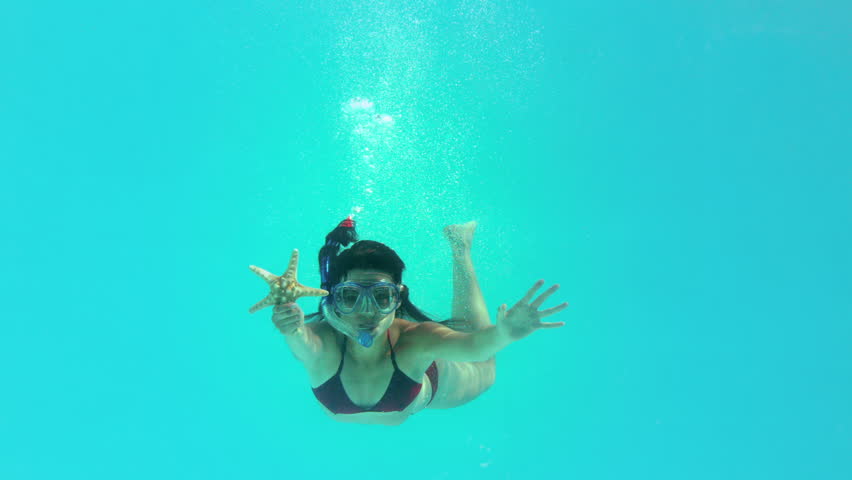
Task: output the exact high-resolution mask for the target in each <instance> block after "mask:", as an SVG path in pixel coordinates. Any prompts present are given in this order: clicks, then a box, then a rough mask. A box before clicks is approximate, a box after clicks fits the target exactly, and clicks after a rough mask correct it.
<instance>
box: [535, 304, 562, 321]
mask: <svg viewBox="0 0 852 480" xmlns="http://www.w3.org/2000/svg"><path fill="white" fill-rule="evenodd" d="M566 308H568V302H565V303H563V304H561V305H557V306H555V307H553V308H548V309H547V310H542V311H540V312H538V316H539V318H544V317H547V316H549V315H553V314H554V313H559V312H561V311H562V310H565V309H566Z"/></svg>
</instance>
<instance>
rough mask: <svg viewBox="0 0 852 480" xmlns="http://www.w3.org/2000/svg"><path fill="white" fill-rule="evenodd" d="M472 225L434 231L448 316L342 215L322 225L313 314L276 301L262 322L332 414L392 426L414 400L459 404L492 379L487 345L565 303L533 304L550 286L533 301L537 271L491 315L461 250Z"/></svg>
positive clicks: (411, 409)
mask: <svg viewBox="0 0 852 480" xmlns="http://www.w3.org/2000/svg"><path fill="white" fill-rule="evenodd" d="M475 228H476V223H475V222H469V223H466V224H463V225H451V226H449V227H447V228H446V229H445V230H444V232H445V234H446V236H447V238H448V240H449V241H450V245H451V247H452V250H453V307H452V310H453V313H452V314H453V319H452V320H450V321H446V322H440V323H439V322H434V321H431V320H430V319H429V318H428V317H427V316H426V315H424V314H423V313H422V312H421V311H420V310H419V309H418V308H417V307H415V306H414V305H413V304H412V303H411V301H410V296H409V291H408V287H407V286H406V285H405V284H403V283H402V272H403V270H404V269H405V264H404V263H403V261H402V259H400V257H399V256H398V255H397V254H396V252H395V251H393V250H392V249H391V248H389V247H388V246H386V245H384V244H382V243H379V242H375V241H370V240H362V241H357V234H356V233H355V224H354V222H353V221H352V220H351V218H350V219H347V220H344V221H343V222H341V224H340V225H339V226H338V227H337V228H335V229H334V230H333V231H332V232H331V233H329V234H328V236H327V237H326V244H325V246H324V247H323V248H322V249H321V250H320V254H319V257H320V271H321V275H322V282H323V285H322V288H323V289H325V290H327V291H328V292H329V295H328V296H327V297H324V298H323V299H322V301H321V303H320V312H318V313H315V314H313V315H310V316H309V318H310V317H314V319H315V320H318V321H310V322H308V323H306V321H305V314H304V312H303V311H302V309H301V308H300V307H299V306H298V305H297V304H296V303H286V304H282V305H276V306H275V308H274V312H273V315H272V321H273V323H274V324H275V325H276V327H277V328H278V329H279V330H280V331H281V333H283V334H284V336H285V338H286V341H287V344H288V345H289V347H290V349H291V351H292V352H293V354H294V356H295V357H296V358H297V359H298V360H299V361H301V362H302V364H303V365H304V367H305V369H306V370H307V372H308V377H309V379H310V383H311V387H312V389H313V392H314V395H315V396H316V398H317V400H319V402H320V403H321V404H322V405H323V408H324V409H325V411H326V412H327V413H328V414H329V415H330V416H332V418H334V419H335V420H338V421H341V422H354V423H367V424H384V425H398V424H401V423H402V422H404V421H405V420H406V419H407V418H408V417H409V416H411V415H413V414H414V413H417V412H419V411H420V410H423V409H424V408H452V407H456V406H459V405H462V404H464V403H467V402H469V401H470V400H472V399H474V398H476V397H477V396H479V395H480V394H481V393H482V392H484V391H485V390H487V389H488V388H489V387H490V386H491V385H492V384H493V383H494V378H495V359H494V356H495V354H496V353H497V352H499V351H500V350H502V349H503V348H505V347H506V346H507V345H509V344H510V343H512V342H515V341H517V340H520V339H522V338H524V337H526V336H528V335H529V334H531V333H532V332H534V331H536V330H539V329H547V328H555V327H561V326H562V325H564V322H557V323H542V322H541V318H544V317H547V316H549V315H553V314H555V313H557V312H560V311H562V310H564V309H565V308H566V307H567V306H568V304H567V303H563V304H561V305H558V306H556V307H552V308H548V309H546V310H541V311H539V307H541V305H542V304H543V303H544V301H545V300H546V299H547V298H548V297H550V295H552V294H553V293H554V292H555V291H556V290H557V289H558V288H559V286H558V285H554V286H552V287H550V288H549V289H547V290H546V291H545V292H544V293H542V294H541V295H539V296H538V298H536V299H535V300H533V297H535V295H536V292H537V291H538V289H539V288H541V286H542V285H543V284H544V281H542V280H540V281H538V282H536V283H535V284H534V285H533V286H532V288H530V290H529V291H528V292H527V294H526V295H524V297H523V298H522V299H521V300H520V301H519V302H518V303H516V304H515V305H514V306H513V307H512V308H510V309H508V310H507V309H506V305H505V304H504V305H501V306H500V308H499V310H498V314H497V323H496V325H492V324H491V322H490V319H489V317H488V312H487V310H486V307H485V301H484V299H483V297H482V292H481V291H480V288H479V283H478V281H477V279H476V275H475V273H474V269H473V263H472V260H471V255H470V249H471V243H472V239H473V232H474V230H475ZM352 242H355V243H354V244H353V245H352V246H351V247H350V248H348V249H346V250H343V251H342V252H340V248H341V247H346V246H347V245H349V244H350V243H352ZM448 326H452V327H454V328H448Z"/></svg>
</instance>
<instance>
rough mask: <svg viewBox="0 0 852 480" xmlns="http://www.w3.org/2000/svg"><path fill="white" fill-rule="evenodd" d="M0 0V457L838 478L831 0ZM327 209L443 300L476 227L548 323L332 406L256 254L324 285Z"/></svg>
mask: <svg viewBox="0 0 852 480" xmlns="http://www.w3.org/2000/svg"><path fill="white" fill-rule="evenodd" d="M5 10H7V11H6V13H4V15H2V16H0V41H2V44H3V45H4V48H3V52H4V53H3V57H4V62H3V64H4V71H5V73H4V74H3V75H2V78H3V80H2V85H3V87H2V89H0V105H2V108H0V112H2V113H0V115H2V116H0V118H2V122H3V131H4V135H0V158H2V160H3V174H2V175H0V187H2V188H0V198H2V201H3V202H2V204H3V205H4V208H3V230H4V235H2V236H0V238H2V240H0V242H2V243H0V245H2V248H0V251H2V263H3V265H4V269H3V270H4V275H2V277H0V278H2V280H0V281H2V291H3V292H4V295H3V300H4V301H3V307H2V308H3V310H2V312H3V313H2V318H3V320H2V326H3V330H2V332H0V346H2V348H0V360H2V363H0V364H2V365H3V367H2V368H0V379H2V385H3V389H2V395H0V477H2V478H8V479H35V478H39V479H40V478H86V479H99V478H127V479H130V478H152V477H158V478H160V477H162V478H205V479H211V478H223V479H224V478H288V479H300V478H322V479H324V478H340V477H341V476H346V478H361V477H364V478H368V476H369V478H373V479H382V478H388V479H390V478H405V479H411V480H420V479H479V478H482V479H528V478H583V479H624V478H671V479H682V478H690V479H717V478H738V479H740V478H741V479H757V478H771V479H779V478H791V479H793V478H820V479H830V478H831V479H843V478H849V477H850V476H852V462H850V460H849V459H850V458H852V457H850V449H852V410H850V409H849V405H850V403H852V390H850V387H849V385H850V384H849V378H850V374H852V356H850V353H849V352H850V341H852V328H851V327H850V324H849V319H850V318H852V309H850V303H849V298H850V286H852V285H850V278H849V271H850V267H852V264H851V263H850V252H849V247H848V246H849V245H850V222H849V212H850V205H852V202H850V200H852V196H850V178H852V177H850V174H852V169H850V162H849V159H850V158H851V157H850V148H849V132H850V122H849V118H850V117H849V114H850V98H849V88H848V84H849V79H850V67H849V61H848V58H849V49H850V38H849V29H848V23H849V22H848V18H849V10H848V7H846V6H844V5H843V4H842V3H841V2H822V3H819V4H818V5H814V4H810V3H805V2H776V3H772V4H756V3H754V2H751V3H747V4H744V3H743V2H686V3H685V2H652V3H647V2H646V3H636V2H624V1H605V2H583V3H577V2H556V1H552V0H548V1H535V0H531V1H520V0H511V1H507V2H493V1H484V0H478V1H472V0H455V1H444V2H437V1H425V2H408V1H399V2H389V1H376V0H367V1H359V2H351V1H316V2H273V1H254V2H214V3H210V2H180V4H179V5H175V4H173V3H171V2H145V3H133V4H127V3H115V2H83V3H75V4H69V3H67V2H49V3H48V4H45V3H40V4H38V5H37V6H36V5H23V4H21V5H17V6H14V7H7V8H6V9H5ZM352 213H354V214H355V215H356V220H357V221H358V222H359V227H358V228H359V232H360V233H361V236H362V238H370V239H376V240H379V241H382V242H384V243H387V244H388V245H390V246H391V247H393V248H395V249H396V250H397V251H398V252H399V253H400V255H401V256H402V257H403V258H404V259H405V261H406V262H407V264H408V270H407V272H406V277H405V282H406V283H407V284H408V285H409V286H410V288H411V291H412V298H413V300H414V301H415V303H416V304H418V305H420V306H421V307H423V308H424V309H425V310H427V311H429V312H430V313H433V314H434V315H436V316H437V317H442V318H445V317H447V316H448V315H449V312H450V294H451V290H450V279H451V269H450V265H451V264H450V256H449V249H448V248H447V245H446V242H445V240H444V239H443V238H442V236H441V228H442V227H443V226H444V225H446V224H448V223H453V222H461V221H466V220H470V219H475V220H477V221H478V222H479V228H478V231H477V234H476V240H475V245H474V251H473V254H474V261H475V264H476V268H477V271H478V273H479V278H480V282H481V284H482V287H483V290H484V292H485V297H486V301H487V303H488V306H489V308H490V309H491V310H492V311H496V308H497V306H498V305H499V304H500V303H504V302H506V303H510V304H511V303H513V302H514V301H516V300H517V299H518V298H519V297H520V296H521V295H522V294H523V293H524V292H525V291H526V289H527V288H528V286H529V285H531V284H532V283H533V282H534V281H535V280H536V279H538V278H543V279H545V280H546V281H547V282H549V283H559V284H560V285H561V287H562V288H561V290H560V291H559V292H558V294H556V295H555V296H554V299H553V301H552V304H556V303H557V302H561V301H568V302H569V303H570V304H571V306H570V307H569V309H568V310H566V311H565V312H563V313H561V314H559V315H558V316H556V317H554V318H553V320H564V321H566V322H567V325H566V326H565V327H564V328H562V329H558V330H552V331H546V332H538V333H536V334H534V335H532V336H531V337H529V338H527V339H525V340H523V341H522V342H519V343H517V344H514V345H511V346H510V347H508V348H507V349H506V350H505V351H503V352H501V353H500V354H499V356H498V375H497V382H496V384H495V385H494V386H493V388H492V389H491V390H489V391H488V392H487V393H486V394H485V395H483V396H482V397H481V398H479V399H477V400H476V401H475V402H472V403H470V404H468V405H466V406H464V407H461V408H458V409H454V410H447V411H431V410H429V411H425V412H421V413H419V414H417V415H415V416H414V417H412V418H411V419H410V420H409V421H408V422H407V423H406V424H404V425H402V426H400V427H393V428H389V427H378V426H357V425H355V426H353V425H345V424H338V423H335V422H333V421H331V420H329V419H328V418H326V417H325V416H324V414H323V413H322V412H321V410H320V408H319V406H318V405H317V403H316V402H315V400H314V399H313V397H312V395H311V392H310V390H309V388H308V387H309V386H308V383H307V377H306V376H305V374H304V373H303V372H302V371H301V369H300V367H299V365H298V364H297V362H296V361H295V360H294V359H293V358H292V357H291V355H290V353H289V352H288V351H287V348H286V345H285V343H284V341H283V339H282V337H281V336H280V334H278V333H277V331H276V330H275V328H274V327H273V325H272V324H271V322H270V320H269V311H268V310H264V311H263V312H261V313H256V314H254V315H250V314H248V313H247V309H248V308H249V307H250V306H251V305H253V304H254V303H255V302H256V301H258V300H259V299H260V298H262V297H263V296H264V295H265V294H266V288H265V286H264V284H263V283H262V282H261V281H260V280H259V279H257V278H256V277H254V275H252V274H251V272H250V271H249V270H248V268H247V266H248V265H249V264H255V265H260V266H262V267H264V268H267V269H269V270H272V271H275V272H279V273H280V271H283V269H284V268H285V266H286V262H287V258H288V255H289V252H290V250H291V249H292V248H299V249H300V250H301V251H302V253H303V255H302V260H301V264H300V277H301V279H302V280H303V282H304V283H307V284H310V285H317V284H318V280H319V276H318V273H317V265H316V252H317V249H318V248H319V247H320V246H321V244H322V241H323V237H324V235H325V234H326V233H327V232H328V231H329V230H330V229H331V228H333V227H334V225H336V223H337V222H338V221H340V220H341V219H343V218H344V217H346V216H347V215H349V214H352ZM300 303H301V305H302V306H303V308H305V309H306V310H312V309H314V308H316V302H315V301H313V300H302V301H300Z"/></svg>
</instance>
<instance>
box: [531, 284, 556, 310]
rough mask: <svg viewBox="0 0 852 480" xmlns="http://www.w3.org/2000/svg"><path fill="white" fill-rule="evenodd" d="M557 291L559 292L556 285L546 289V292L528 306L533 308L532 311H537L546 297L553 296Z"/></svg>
mask: <svg viewBox="0 0 852 480" xmlns="http://www.w3.org/2000/svg"><path fill="white" fill-rule="evenodd" d="M557 290H559V284H558V283H557V284H556V285H553V286H552V287H550V288H548V289H547V290H545V291H544V293H542V294H541V295H540V296H539V297H538V298H536V299H535V301H534V302H532V303H531V304H530V306H531V307H533V308H534V309H536V310H538V307H540V306H541V304H543V303H544V301H545V300H547V297H549V296H551V295H553V292H555V291H557Z"/></svg>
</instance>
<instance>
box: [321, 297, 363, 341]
mask: <svg viewBox="0 0 852 480" xmlns="http://www.w3.org/2000/svg"><path fill="white" fill-rule="evenodd" d="M321 302H322V313H323V316H324V317H325V319H326V320H327V321H328V323H330V324H331V326H332V327H334V328H336V329H337V331H339V332H340V333H342V334H344V335H346V336H347V337H349V338H351V339H352V340H355V341H356V342H358V343H359V344H360V345H361V346H362V347H366V348H370V347H371V346H372V345H373V339H374V336H373V330H372V329H371V330H361V329H356V328H355V327H354V326H353V325H351V324H349V323H346V322H344V321H343V320H341V319H340V317H338V316H337V314H336V313H335V312H334V307H333V306H331V305H329V302H328V301H326V300H325V298H323V300H321Z"/></svg>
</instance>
